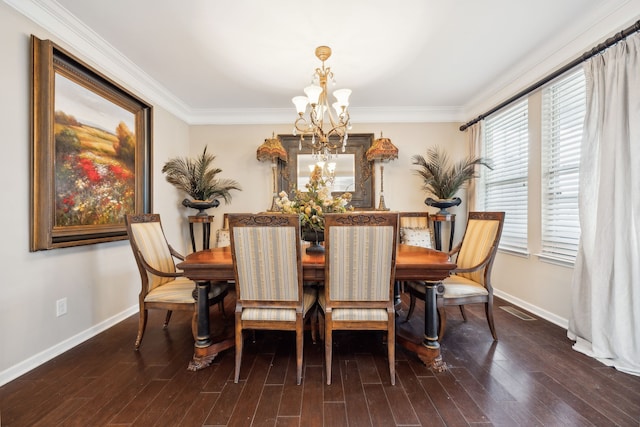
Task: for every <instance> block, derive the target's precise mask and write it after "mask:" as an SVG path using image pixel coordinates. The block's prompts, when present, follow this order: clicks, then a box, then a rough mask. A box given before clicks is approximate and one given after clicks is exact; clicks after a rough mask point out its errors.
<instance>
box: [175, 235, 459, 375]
mask: <svg viewBox="0 0 640 427" xmlns="http://www.w3.org/2000/svg"><path fill="white" fill-rule="evenodd" d="M304 245H307V243H303V246H304ZM176 267H177V268H178V269H180V270H182V271H183V272H184V275H185V276H186V277H187V278H189V279H191V280H193V281H194V282H195V283H196V291H195V294H194V296H195V297H196V304H197V332H196V337H195V344H194V355H193V359H192V360H191V361H190V362H189V366H188V369H189V370H192V371H196V370H199V369H203V368H206V367H207V366H209V365H210V364H211V363H212V362H213V360H214V359H215V357H216V356H217V355H218V354H219V353H220V352H222V351H224V350H226V349H229V348H232V347H234V345H235V338H234V335H233V334H234V331H233V328H227V330H226V332H223V333H222V334H221V336H217V337H212V336H211V329H210V318H209V305H208V298H207V295H208V294H209V289H210V286H211V282H224V281H231V280H234V279H235V277H234V269H233V261H232V256H231V248H230V247H229V246H227V247H222V248H212V249H206V250H202V251H197V252H193V253H191V254H189V255H187V256H186V257H185V259H184V261H182V262H180V263H179V264H177V265H176ZM455 268H456V264H455V263H454V262H452V261H451V259H450V258H449V255H448V254H447V253H444V252H440V251H437V250H434V249H427V248H422V247H418V246H409V245H404V244H399V245H398V247H397V251H396V261H395V280H396V281H398V282H402V281H414V280H418V281H424V282H425V288H426V289H425V301H424V302H425V310H424V313H425V315H424V330H419V331H416V330H415V329H416V328H414V327H411V325H410V324H409V323H408V322H404V321H402V320H400V321H396V342H397V343H398V344H399V345H401V346H402V347H404V348H406V349H407V350H409V351H411V352H414V353H415V354H416V355H417V356H418V358H419V359H420V360H421V361H422V362H423V363H424V364H425V365H427V366H428V367H430V368H431V369H433V370H435V371H443V370H445V369H446V364H445V363H444V361H443V360H442V356H441V354H440V343H439V342H438V314H437V311H436V298H437V294H438V293H442V291H443V289H444V288H443V285H442V280H443V279H445V278H446V277H448V276H449V274H450V273H451V271H452V270H454V269H455ZM302 274H303V278H304V281H305V282H323V281H324V275H325V265H324V253H323V252H313V253H307V252H306V250H304V249H303V250H302Z"/></svg>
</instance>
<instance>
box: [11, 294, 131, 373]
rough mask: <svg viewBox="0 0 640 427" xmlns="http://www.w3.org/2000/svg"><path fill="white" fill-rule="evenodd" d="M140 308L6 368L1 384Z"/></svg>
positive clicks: (117, 315)
mask: <svg viewBox="0 0 640 427" xmlns="http://www.w3.org/2000/svg"><path fill="white" fill-rule="evenodd" d="M138 309H139V307H138V304H136V305H134V306H132V307H130V308H128V309H126V310H124V311H122V312H120V313H118V314H116V315H114V316H112V317H110V318H108V319H106V320H104V321H103V322H100V323H98V324H97V325H95V326H92V327H91V328H89V329H87V330H84V331H82V332H80V333H79V334H76V335H74V336H72V337H71V338H69V339H66V340H64V341H62V342H60V343H58V344H56V345H54V346H53V347H50V348H48V349H46V350H44V351H41V352H40V353H38V354H36V355H33V356H31V357H30V358H28V359H26V360H24V361H22V362H20V363H18V364H17V365H13V366H11V367H10V368H7V369H5V370H4V371H2V372H0V386H3V385H5V384H7V383H8V382H10V381H13V380H15V379H16V378H18V377H19V376H21V375H24V374H26V373H27V372H29V371H30V370H32V369H35V368H37V367H38V366H40V365H42V364H43V363H45V362H48V361H49V360H51V359H53V358H54V357H56V356H59V355H61V354H62V353H64V352H65V351H68V350H71V349H72V348H73V347H75V346H77V345H78V344H81V343H83V342H85V341H86V340H88V339H89V338H92V337H94V336H96V335H98V334H99V333H100V332H102V331H105V330H107V329H109V328H110V327H112V326H114V325H115V324H117V323H119V322H121V321H123V320H124V319H126V318H127V317H129V316H131V315H133V314H135V313H137V312H138Z"/></svg>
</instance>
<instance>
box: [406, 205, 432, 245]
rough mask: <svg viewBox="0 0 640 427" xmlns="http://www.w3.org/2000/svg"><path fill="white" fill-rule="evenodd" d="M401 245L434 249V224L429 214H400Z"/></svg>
mask: <svg viewBox="0 0 640 427" xmlns="http://www.w3.org/2000/svg"><path fill="white" fill-rule="evenodd" d="M399 217H400V219H399V221H400V243H402V244H404V245H411V246H421V247H423V248H429V249H432V248H433V247H434V242H433V224H431V222H430V221H429V213H428V212H400V214H399Z"/></svg>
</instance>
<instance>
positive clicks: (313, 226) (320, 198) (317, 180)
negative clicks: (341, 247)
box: [276, 165, 353, 243]
mask: <svg viewBox="0 0 640 427" xmlns="http://www.w3.org/2000/svg"><path fill="white" fill-rule="evenodd" d="M305 187H306V190H305V191H303V190H295V191H294V194H293V199H289V195H288V194H287V193H286V192H285V191H282V192H280V194H279V195H278V196H279V198H278V199H277V200H276V205H277V206H278V207H279V208H280V209H282V212H284V213H288V214H293V213H295V214H298V215H299V216H300V225H301V227H302V232H303V234H305V233H308V232H312V233H313V234H314V235H315V236H316V238H315V242H316V243H317V242H318V241H323V240H324V239H323V238H322V237H320V236H323V233H324V214H325V213H334V212H336V213H339V212H346V211H347V210H353V207H351V206H349V207H347V205H348V204H349V202H350V201H351V193H343V194H341V195H339V196H335V197H332V196H331V189H330V188H329V187H328V186H327V183H326V181H325V180H324V178H323V177H322V168H320V166H318V165H316V167H315V168H314V169H313V171H312V172H311V176H310V178H309V182H308V183H307V184H305Z"/></svg>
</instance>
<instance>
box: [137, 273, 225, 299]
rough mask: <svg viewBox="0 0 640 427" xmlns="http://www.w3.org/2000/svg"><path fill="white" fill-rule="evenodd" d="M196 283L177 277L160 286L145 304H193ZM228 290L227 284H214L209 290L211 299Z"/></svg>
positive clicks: (151, 293)
mask: <svg viewBox="0 0 640 427" xmlns="http://www.w3.org/2000/svg"><path fill="white" fill-rule="evenodd" d="M195 288H196V284H195V282H193V281H192V280H189V279H187V278H186V277H176V278H175V279H174V280H172V281H170V282H167V283H165V284H164V285H161V286H158V287H157V288H155V289H153V290H152V291H150V292H149V293H148V294H147V296H146V297H145V298H144V301H145V302H174V303H181V304H189V303H190V304H193V303H195V302H196V300H195V299H194V298H193V290H194V289H195ZM225 290H227V284H212V285H211V289H210V290H209V299H213V298H215V297H217V296H218V295H220V294H221V293H223V292H224V291H225Z"/></svg>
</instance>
